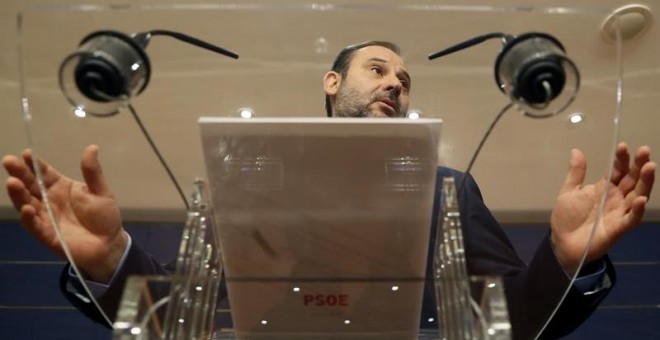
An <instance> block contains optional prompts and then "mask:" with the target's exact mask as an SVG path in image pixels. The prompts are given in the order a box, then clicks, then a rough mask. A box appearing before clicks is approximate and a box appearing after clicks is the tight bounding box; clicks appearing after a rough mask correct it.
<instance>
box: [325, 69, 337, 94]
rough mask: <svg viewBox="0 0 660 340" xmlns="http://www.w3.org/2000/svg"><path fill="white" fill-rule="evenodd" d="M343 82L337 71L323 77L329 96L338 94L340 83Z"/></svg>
mask: <svg viewBox="0 0 660 340" xmlns="http://www.w3.org/2000/svg"><path fill="white" fill-rule="evenodd" d="M340 83H341V75H340V74H339V73H337V72H335V71H330V72H328V73H326V74H325V76H324V77H323V90H324V91H325V94H327V95H328V96H334V95H336V94H337V90H338V89H339V84H340Z"/></svg>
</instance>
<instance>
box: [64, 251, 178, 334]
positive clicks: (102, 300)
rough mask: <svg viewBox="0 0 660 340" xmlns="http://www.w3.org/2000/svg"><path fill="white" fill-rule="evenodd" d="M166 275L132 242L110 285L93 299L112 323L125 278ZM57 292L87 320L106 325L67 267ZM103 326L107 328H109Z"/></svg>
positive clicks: (156, 263)
mask: <svg viewBox="0 0 660 340" xmlns="http://www.w3.org/2000/svg"><path fill="white" fill-rule="evenodd" d="M169 273H170V272H169V270H167V269H166V268H165V266H163V265H161V264H160V263H158V261H156V260H155V259H154V258H152V257H151V256H149V255H148V254H147V253H145V252H144V251H143V250H142V249H141V248H140V247H139V246H138V245H137V244H136V242H132V244H131V248H130V249H129V251H128V255H127V256H126V260H125V261H124V264H123V266H122V267H121V268H120V269H119V271H118V272H117V276H116V277H115V279H114V280H113V284H112V285H110V286H109V287H108V289H107V290H106V291H105V293H104V294H103V295H102V296H100V297H99V298H97V301H98V303H99V305H100V306H101V308H102V309H103V311H104V312H105V314H106V315H107V316H108V317H109V318H110V319H111V320H114V319H115V315H116V314H117V309H118V308H119V302H120V301H121V297H122V293H123V291H124V285H125V284H126V279H127V278H128V276H130V275H167V274H169ZM60 290H61V291H62V293H63V294H64V296H65V297H66V298H67V299H68V300H69V301H70V302H71V304H72V305H73V306H74V307H76V308H77V309H78V310H80V311H81V312H82V313H83V314H85V315H86V316H87V317H89V318H90V319H92V320H94V321H96V322H99V323H102V324H104V325H105V324H106V322H105V320H104V318H103V316H102V315H101V314H100V313H99V311H98V310H97V309H96V306H94V304H93V303H92V302H91V300H90V299H89V297H88V296H86V295H85V293H84V290H83V289H82V285H81V283H80V281H79V280H78V279H77V278H72V277H71V276H70V275H69V265H67V266H66V267H65V268H64V270H63V271H62V274H61V276H60ZM106 326H108V327H110V325H106Z"/></svg>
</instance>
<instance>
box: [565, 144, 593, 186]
mask: <svg viewBox="0 0 660 340" xmlns="http://www.w3.org/2000/svg"><path fill="white" fill-rule="evenodd" d="M586 174H587V162H586V160H585V159H584V154H583V153H582V151H580V150H578V149H573V150H571V161H570V163H569V168H568V173H567V174H566V179H564V183H563V184H562V188H561V191H562V192H564V191H571V190H575V189H579V188H580V187H581V186H582V183H583V182H584V178H585V176H586Z"/></svg>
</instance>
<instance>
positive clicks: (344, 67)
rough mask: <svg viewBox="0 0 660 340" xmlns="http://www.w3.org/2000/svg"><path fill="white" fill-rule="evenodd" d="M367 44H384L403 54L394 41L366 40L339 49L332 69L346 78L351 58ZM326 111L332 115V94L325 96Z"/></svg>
mask: <svg viewBox="0 0 660 340" xmlns="http://www.w3.org/2000/svg"><path fill="white" fill-rule="evenodd" d="M367 46H382V47H385V48H387V49H389V50H391V51H392V52H394V53H396V54H397V55H401V49H400V48H399V46H397V45H396V44H394V43H391V42H388V41H378V40H372V41H366V42H363V43H359V44H355V45H350V46H346V47H344V48H343V49H342V50H341V51H339V54H337V57H336V58H335V62H334V63H333V64H332V69H331V71H335V72H337V73H339V74H340V75H341V77H342V80H343V79H344V78H346V75H347V74H348V66H349V65H350V64H351V60H353V55H355V52H357V51H358V50H360V49H363V48H365V47H367ZM325 112H327V114H328V117H332V105H331V104H330V96H328V95H326V96H325Z"/></svg>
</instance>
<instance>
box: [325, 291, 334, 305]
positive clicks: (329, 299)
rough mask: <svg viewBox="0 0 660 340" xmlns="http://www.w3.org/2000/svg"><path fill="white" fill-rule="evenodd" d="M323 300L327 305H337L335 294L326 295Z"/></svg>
mask: <svg viewBox="0 0 660 340" xmlns="http://www.w3.org/2000/svg"><path fill="white" fill-rule="evenodd" d="M325 301H326V302H327V303H328V306H336V305H337V296H336V295H334V294H333V295H328V296H327V297H326V298H325Z"/></svg>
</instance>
